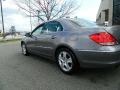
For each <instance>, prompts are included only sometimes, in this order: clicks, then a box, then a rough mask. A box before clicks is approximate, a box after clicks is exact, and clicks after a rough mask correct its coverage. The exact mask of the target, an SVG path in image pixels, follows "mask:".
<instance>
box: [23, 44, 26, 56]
mask: <svg viewBox="0 0 120 90" xmlns="http://www.w3.org/2000/svg"><path fill="white" fill-rule="evenodd" d="M22 52H23V54H26V47H25V45H24V44H23V45H22Z"/></svg>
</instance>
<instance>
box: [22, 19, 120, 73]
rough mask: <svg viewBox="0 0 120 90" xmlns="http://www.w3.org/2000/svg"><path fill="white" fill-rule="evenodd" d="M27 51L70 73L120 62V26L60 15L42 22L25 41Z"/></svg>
mask: <svg viewBox="0 0 120 90" xmlns="http://www.w3.org/2000/svg"><path fill="white" fill-rule="evenodd" d="M21 47H22V53H23V54H24V55H29V54H30V53H32V54H37V55H42V56H45V57H47V58H49V59H51V60H54V61H56V63H57V64H58V66H59V68H60V70H61V71H62V72H64V73H66V74H71V73H74V72H75V71H77V70H78V68H79V67H83V68H105V67H109V66H118V65H119V63H120V26H112V27H99V26H97V25H96V24H94V23H92V22H89V21H87V20H83V19H57V20H52V21H48V22H45V23H42V24H40V25H38V26H37V27H36V28H35V29H34V30H33V31H32V32H31V33H27V34H26V35H25V37H24V38H23V39H22V41H21Z"/></svg>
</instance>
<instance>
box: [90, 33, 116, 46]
mask: <svg viewBox="0 0 120 90" xmlns="http://www.w3.org/2000/svg"><path fill="white" fill-rule="evenodd" d="M90 39H92V40H93V41H94V42H96V43H98V44H100V45H104V46H109V45H115V44H117V40H116V38H115V37H114V36H113V35H111V34H110V33H107V32H100V33H96V34H92V35H90Z"/></svg>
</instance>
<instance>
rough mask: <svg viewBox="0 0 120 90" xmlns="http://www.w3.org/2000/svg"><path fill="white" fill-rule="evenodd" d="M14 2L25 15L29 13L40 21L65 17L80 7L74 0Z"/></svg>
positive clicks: (20, 0) (17, 0)
mask: <svg viewBox="0 0 120 90" xmlns="http://www.w3.org/2000/svg"><path fill="white" fill-rule="evenodd" d="M16 4H17V5H18V7H19V8H20V9H22V10H23V11H24V13H25V14H26V15H27V16H30V14H29V13H31V17H38V18H39V20H41V21H42V22H44V21H48V20H52V19H56V18H63V17H66V16H68V15H70V14H72V13H73V12H74V11H76V10H77V9H78V8H79V7H80V4H77V3H76V2H75V0H16Z"/></svg>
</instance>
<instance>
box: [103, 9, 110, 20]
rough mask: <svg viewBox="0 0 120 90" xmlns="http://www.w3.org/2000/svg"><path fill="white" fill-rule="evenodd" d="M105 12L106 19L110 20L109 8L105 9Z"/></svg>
mask: <svg viewBox="0 0 120 90" xmlns="http://www.w3.org/2000/svg"><path fill="white" fill-rule="evenodd" d="M104 12H105V21H109V9H107V10H104Z"/></svg>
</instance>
